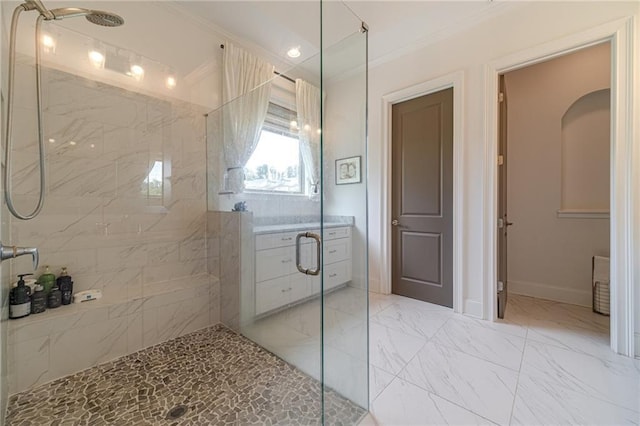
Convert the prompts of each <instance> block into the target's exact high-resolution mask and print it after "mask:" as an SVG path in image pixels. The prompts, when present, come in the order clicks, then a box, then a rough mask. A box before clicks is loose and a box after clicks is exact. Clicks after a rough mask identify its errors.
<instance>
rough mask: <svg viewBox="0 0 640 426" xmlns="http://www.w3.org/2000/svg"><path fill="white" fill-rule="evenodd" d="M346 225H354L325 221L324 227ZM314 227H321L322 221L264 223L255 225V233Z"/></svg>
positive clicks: (311, 228)
mask: <svg viewBox="0 0 640 426" xmlns="http://www.w3.org/2000/svg"><path fill="white" fill-rule="evenodd" d="M344 226H352V225H351V224H350V223H343V222H325V223H324V228H325V229H326V228H341V227H344ZM314 229H320V222H307V223H284V224H278V225H263V226H254V227H253V233H254V234H273V233H276V232H287V231H311V230H314Z"/></svg>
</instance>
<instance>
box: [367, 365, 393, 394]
mask: <svg viewBox="0 0 640 426" xmlns="http://www.w3.org/2000/svg"><path fill="white" fill-rule="evenodd" d="M394 378H395V376H394V375H393V374H391V373H387V372H386V371H384V370H382V369H380V368H378V367H376V366H375V365H370V366H369V400H370V401H374V400H375V399H376V398H377V397H378V395H380V393H381V392H382V391H383V390H384V389H385V388H386V387H387V386H389V383H391V381H392V380H393V379H394Z"/></svg>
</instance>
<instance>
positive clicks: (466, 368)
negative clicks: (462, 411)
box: [379, 342, 518, 424]
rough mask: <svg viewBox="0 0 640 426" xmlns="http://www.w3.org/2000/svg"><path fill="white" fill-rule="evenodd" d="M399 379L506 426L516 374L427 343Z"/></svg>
mask: <svg viewBox="0 0 640 426" xmlns="http://www.w3.org/2000/svg"><path fill="white" fill-rule="evenodd" d="M398 377H400V378H402V379H404V380H406V381H408V382H410V383H413V384H415V385H417V386H419V387H421V388H423V389H425V390H427V391H429V392H432V393H435V394H436V395H438V396H440V397H442V398H445V399H446V400H448V401H451V402H453V403H455V404H458V405H460V406H461V407H464V408H466V409H467V410H470V411H473V412H474V413H476V414H479V415H481V416H482V417H485V418H487V419H489V420H491V421H493V422H496V423H500V424H506V423H508V422H509V417H510V415H511V407H512V404H513V399H514V396H515V392H516V384H517V380H518V373H517V372H516V371H513V370H510V369H508V368H505V367H502V366H499V365H497V364H493V363H491V362H488V361H485V360H482V359H480V358H476V357H474V356H471V355H468V354H465V353H463V352H460V351H457V350H454V349H450V348H448V347H446V346H443V345H437V344H435V343H433V342H429V343H427V344H426V345H425V347H424V348H422V349H421V350H420V352H418V355H417V356H416V357H415V358H413V359H412V360H411V362H409V364H408V365H407V366H406V367H405V368H404V369H403V370H402V371H401V372H400V374H399V375H398ZM379 398H380V397H379Z"/></svg>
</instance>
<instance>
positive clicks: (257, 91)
mask: <svg viewBox="0 0 640 426" xmlns="http://www.w3.org/2000/svg"><path fill="white" fill-rule="evenodd" d="M222 62H223V69H224V70H223V77H222V78H223V82H222V98H223V102H224V103H225V106H224V109H223V120H224V121H223V129H224V130H223V131H224V160H225V191H230V192H234V193H240V192H242V191H243V190H244V165H245V164H246V163H247V161H249V157H251V154H252V153H253V151H254V150H255V149H256V145H257V144H258V140H259V139H260V132H261V129H262V124H263V123H264V119H265V117H266V115H267V108H268V107H269V97H270V95H271V83H270V80H271V79H272V78H273V69H274V68H273V65H271V64H269V63H267V62H265V61H263V60H261V59H260V58H257V57H255V56H254V55H252V54H250V53H249V52H246V51H245V50H243V49H240V48H238V47H235V46H234V45H232V44H231V43H226V44H225V46H224V55H223V61H222Z"/></svg>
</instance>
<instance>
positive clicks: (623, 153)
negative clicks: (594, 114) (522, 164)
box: [483, 17, 640, 357]
mask: <svg viewBox="0 0 640 426" xmlns="http://www.w3.org/2000/svg"><path fill="white" fill-rule="evenodd" d="M634 24H635V23H634V18H633V17H630V18H625V19H620V20H617V21H614V22H611V23H609V24H605V25H602V26H600V27H596V28H593V29H591V30H589V31H586V32H584V33H580V34H575V35H572V36H569V37H566V38H563V39H560V40H556V41H553V42H550V43H546V44H543V45H540V46H537V47H534V48H532V49H528V50H526V51H523V52H518V53H516V54H513V55H509V56H507V57H504V58H501V59H498V60H496V61H494V62H491V63H489V64H488V65H487V66H486V67H485V76H486V81H485V83H486V93H485V99H486V106H485V108H486V118H485V131H486V138H485V155H486V157H485V159H484V161H485V167H484V197H483V201H484V206H483V213H484V216H485V217H484V220H483V228H484V229H483V247H484V250H483V252H484V262H483V265H484V267H485V268H486V269H485V273H484V286H483V299H484V300H483V306H484V309H485V315H484V317H485V318H489V319H495V318H496V316H497V303H496V280H497V271H496V265H497V263H496V262H497V253H496V249H497V217H498V216H497V206H498V204H497V202H498V199H497V195H498V173H497V170H498V167H497V158H498V117H499V115H498V75H499V74H502V73H505V72H508V71H512V70H515V69H518V68H522V67H525V66H528V65H532V64H535V63H538V62H541V61H544V60H548V59H551V58H553V57H557V56H561V55H565V54H567V53H570V52H573V51H576V50H579V49H582V48H585V47H588V46H590V45H594V44H597V43H601V42H604V41H609V42H610V43H611V61H612V67H611V184H610V185H611V186H610V194H611V195H610V197H611V206H610V209H611V216H610V217H611V222H610V226H611V228H610V231H611V348H612V349H613V350H614V351H615V352H617V353H620V354H622V355H626V356H631V357H633V356H634V352H635V350H634V321H635V316H634V310H635V309H640V307H636V308H635V309H634V302H635V297H636V295H635V294H634V293H635V292H637V291H640V267H639V265H638V263H640V262H638V259H640V242H639V241H638V240H639V239H640V238H639V237H638V232H639V231H640V229H639V228H640V226H639V225H638V218H640V175H639V173H640V140H639V135H638V130H639V129H640V123H639V121H640V120H639V119H638V112H634V111H638V110H639V106H638V97H639V95H638V93H639V90H638V84H640V82H639V79H638V77H637V76H635V75H634V71H635V72H637V70H638V66H637V65H635V64H634V61H637V50H636V49H637V46H635V44H636V43H637V42H636V40H635V37H636V34H635V27H634ZM634 53H635V54H636V55H634ZM634 78H635V79H636V80H635V82H634ZM634 83H635V84H634ZM634 94H635V96H634Z"/></svg>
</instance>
